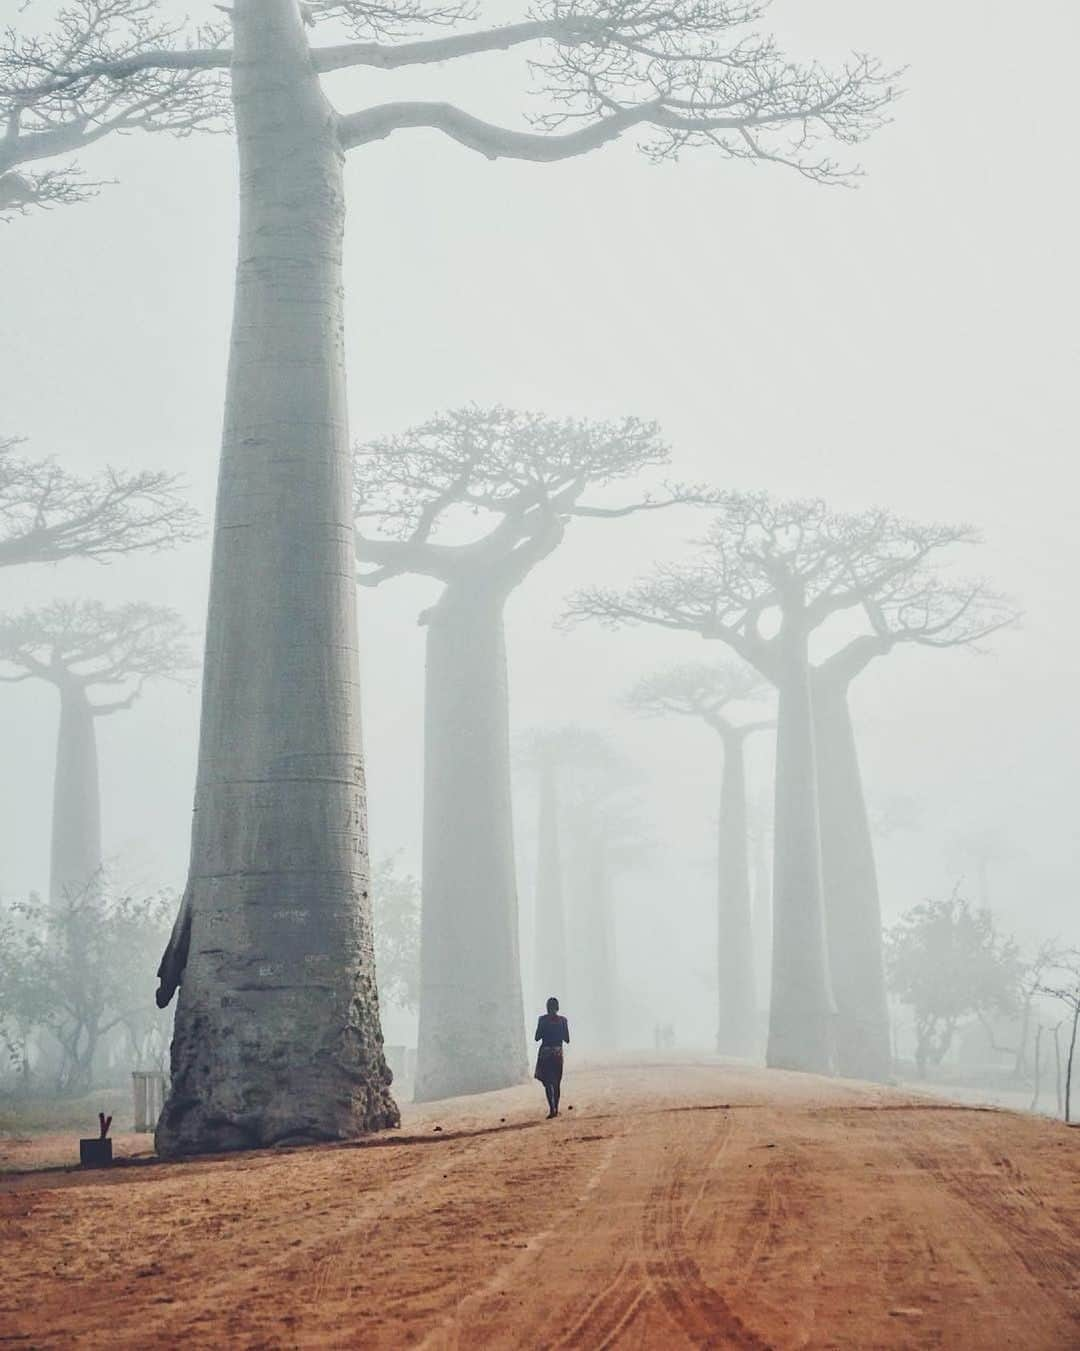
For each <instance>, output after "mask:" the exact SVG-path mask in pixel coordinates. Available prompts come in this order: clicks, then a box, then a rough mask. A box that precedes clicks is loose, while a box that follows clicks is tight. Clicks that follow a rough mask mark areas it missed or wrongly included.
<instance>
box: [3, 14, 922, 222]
mask: <svg viewBox="0 0 1080 1351" xmlns="http://www.w3.org/2000/svg"><path fill="white" fill-rule="evenodd" d="M243 3H246V0H241V4H243ZM767 7H768V6H767V3H766V2H765V0H640V2H639V3H632V4H630V3H626V0H571V3H569V4H566V3H564V0H544V3H541V4H540V5H539V6H534V7H533V8H532V10H530V11H529V12H528V14H527V15H526V17H524V18H523V19H522V20H521V21H520V22H517V23H510V24H504V25H500V26H496V27H488V28H485V27H478V26H475V19H476V11H475V9H474V7H473V6H472V5H470V4H468V3H465V2H464V0H460V2H459V0H451V3H448V4H438V3H433V4H425V3H424V2H423V0H387V2H386V3H366V2H362V0H336V2H335V3H329V2H327V3H323V0H300V10H301V12H302V14H303V16H304V19H305V21H306V23H307V25H308V27H309V29H312V30H320V29H323V28H324V26H325V28H326V29H327V31H328V32H329V34H330V36H331V37H335V36H336V37H338V38H343V37H350V38H352V39H353V40H352V41H331V42H330V43H328V44H324V45H318V44H316V45H313V46H312V48H311V60H312V64H313V66H314V68H315V70H316V71H317V72H319V73H328V72H331V71H340V70H345V69H365V68H367V69H376V70H382V71H396V70H401V69H406V68H409V67H413V66H418V65H428V64H433V63H442V62H447V61H453V60H457V59H459V58H462V57H468V56H477V55H481V54H483V53H487V52H498V51H508V50H511V49H519V48H520V49H523V52H524V53H525V54H526V55H527V67H528V70H529V71H530V73H531V76H532V85H533V91H532V92H533V94H534V95H535V96H536V98H537V104H538V111H537V112H536V113H534V114H533V115H532V117H531V119H530V120H531V122H532V125H533V127H534V128H535V129H534V130H528V131H526V130H521V129H518V128H514V127H505V126H499V125H496V124H494V123H492V122H488V121H485V120H483V119H482V118H480V117H477V116H475V115H474V114H473V113H471V112H469V111H467V110H466V109H464V108H459V107H457V106H455V105H454V104H451V103H447V102H443V101H424V100H392V101H389V102H385V103H380V104H376V105H373V106H369V107H366V108H363V109H359V110H356V111H349V112H346V113H343V114H338V115H337V131H338V137H339V141H340V144H341V146H342V148H343V149H345V150H348V149H352V148H354V147H356V146H360V145H365V144H368V143H370V142H372V141H377V140H382V139H385V138H386V137H388V136H391V135H395V134H397V133H399V132H407V131H410V130H416V129H420V128H428V129H431V130H434V131H438V132H440V133H441V134H443V135H444V136H446V137H448V138H449V139H451V140H453V141H455V142H457V143H458V144H459V145H462V146H465V147H466V148H468V149H470V150H474V151H476V152H478V153H480V154H482V155H484V156H486V157H487V158H489V159H496V158H499V157H510V158H516V159H529V160H537V161H552V160H559V159H565V158H567V157H569V156H573V155H579V154H582V153H585V152H587V151H589V150H592V149H594V148H596V147H597V146H600V145H603V144H604V143H606V142H608V141H612V140H614V139H616V138H617V137H619V136H623V135H625V134H627V133H631V132H635V133H637V136H638V142H639V145H640V148H641V149H642V150H643V151H644V153H645V154H646V155H648V156H649V157H650V158H652V159H674V158H677V157H678V156H679V155H680V154H681V153H682V152H684V151H685V150H687V149H690V148H695V147H706V148H708V149H710V150H713V151H714V152H717V153H719V154H721V155H722V156H723V157H725V158H727V159H748V160H767V161H772V162H775V163H779V164H783V165H788V166H790V167H792V168H794V169H795V170H797V171H798V172H799V173H800V174H803V175H804V176H806V177H807V178H810V179H812V180H814V181H817V182H825V183H848V182H851V181H852V179H853V178H855V177H856V176H857V175H858V173H859V170H858V167H857V166H853V165H850V164H844V163H840V162H839V161H838V160H837V159H835V158H834V157H833V155H832V154H831V153H830V151H829V149H828V146H829V144H830V143H836V144H839V145H841V146H844V147H850V146H854V145H857V144H858V143H859V142H861V141H863V140H864V139H865V138H866V137H867V136H868V135H869V134H870V133H871V132H873V131H874V130H875V129H877V128H878V127H880V126H881V124H882V123H883V122H884V121H885V120H886V119H887V116H888V108H889V105H890V104H891V102H892V101H893V99H894V97H895V93H896V79H897V72H894V71H889V70H887V69H886V68H885V67H884V66H883V65H882V64H881V62H879V61H878V60H875V59H874V58H872V57H870V56H867V55H865V54H861V53H859V54H855V55H854V56H852V57H850V58H849V59H848V60H847V61H844V62H842V63H840V64H839V65H837V66H836V67H835V68H832V69H830V68H827V67H825V66H823V65H821V64H819V63H818V62H815V61H811V62H798V61H793V60H792V59H790V58H789V57H787V56H785V54H784V53H783V52H782V51H780V49H779V48H778V46H777V44H776V43H775V41H774V40H773V39H772V38H771V37H769V36H768V35H767V34H764V33H762V32H761V31H760V30H759V28H758V25H759V23H760V21H761V19H762V18H763V16H764V13H765V10H766V9H767ZM218 8H222V7H218ZM230 12H231V11H230ZM449 29H453V30H455V31H453V32H449V31H447V30H449ZM25 30H26V24H25V22H21V23H19V24H17V25H16V24H10V25H9V26H8V27H7V28H6V29H5V30H3V32H2V33H0V122H2V124H3V126H4V134H3V136H0V215H3V214H8V215H10V214H14V213H19V212H25V211H27V210H30V209H32V208H34V207H47V206H51V205H58V204H64V203H69V202H76V201H80V200H83V199H84V198H85V197H86V196H88V195H90V194H92V193H93V192H94V191H95V190H96V189H97V188H98V187H100V186H101V185H100V184H98V183H94V182H91V181H89V180H87V179H86V178H85V177H84V176H83V175H82V174H81V172H80V170H79V168H78V166H77V163H74V162H72V160H71V157H72V156H76V155H77V154H78V153H79V152H80V151H81V150H84V149H86V148H87V147H88V146H90V145H92V144H93V143H94V142H96V141H98V140H100V139H101V138H102V137H105V136H108V135H109V134H111V133H113V132H121V133H122V132H130V131H134V130H140V131H151V132H153V131H165V132H170V133H173V134H177V135H189V134H191V133H192V132H194V131H202V130H214V129H219V128H222V127H224V126H225V125H227V121H228V109H227V103H226V98H225V92H226V81H225V79H224V75H225V73H226V72H227V70H228V68H229V66H230V64H231V62H232V51H231V50H230V48H229V46H228V45H227V44H228V42H229V40H230V34H229V25H228V24H215V25H202V26H192V25H189V24H187V23H178V22H176V21H174V20H173V19H172V18H171V17H170V11H169V8H168V7H167V6H166V5H165V4H164V3H162V0H67V3H65V4H62V5H61V7H60V9H59V10H58V11H57V13H56V15H55V17H54V19H53V22H52V24H51V25H50V26H48V27H47V28H45V29H44V30H42V31H37V32H27V31H25ZM334 30H336V33H335V31H334ZM417 34H419V36H418V37H417V36H414V35H417ZM408 37H412V40H407V41H406V40H402V39H405V38H408ZM56 161H66V162H62V163H60V164H58V165H57V164H56V163H55V162H56ZM43 165H44V166H45V167H40V166H43Z"/></svg>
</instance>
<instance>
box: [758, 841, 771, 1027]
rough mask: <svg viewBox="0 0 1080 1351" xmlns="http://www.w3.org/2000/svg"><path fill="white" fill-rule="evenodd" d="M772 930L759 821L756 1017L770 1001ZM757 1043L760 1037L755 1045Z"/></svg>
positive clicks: (766, 860) (765, 854) (768, 875)
mask: <svg viewBox="0 0 1080 1351" xmlns="http://www.w3.org/2000/svg"><path fill="white" fill-rule="evenodd" d="M772 928H773V925H772V870H771V868H770V867H769V851H768V848H767V847H766V839H765V825H764V822H763V821H762V822H761V823H760V824H759V827H758V829H756V830H755V831H754V974H755V980H756V987H757V998H758V1013H759V1015H760V1014H761V1013H765V1014H767V1013H768V1009H769V1002H770V997H771V986H772ZM759 1022H760V1018H759ZM759 1041H760V1034H759V1035H758V1038H757V1041H755V1045H757V1044H758V1042H759Z"/></svg>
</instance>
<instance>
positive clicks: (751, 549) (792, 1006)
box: [571, 493, 1015, 1079]
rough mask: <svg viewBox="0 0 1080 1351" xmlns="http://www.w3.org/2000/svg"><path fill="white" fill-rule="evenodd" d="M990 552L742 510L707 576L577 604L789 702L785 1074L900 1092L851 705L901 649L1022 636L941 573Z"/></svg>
mask: <svg viewBox="0 0 1080 1351" xmlns="http://www.w3.org/2000/svg"><path fill="white" fill-rule="evenodd" d="M976 539H977V535H976V534H975V532H974V531H973V530H972V529H971V528H970V527H968V526H963V525H961V526H941V525H931V526H923V525H917V524H915V523H912V522H910V521H905V520H902V519H901V518H899V517H897V516H895V515H893V514H892V513H890V512H886V511H881V510H874V511H867V512H863V513H860V514H839V513H835V512H832V511H830V510H829V509H828V508H827V507H826V505H825V504H824V503H823V502H821V501H817V500H812V501H792V502H776V501H773V500H772V499H770V498H769V497H768V496H767V495H766V494H764V493H729V494H725V496H724V502H723V505H722V506H721V508H720V509H719V511H718V512H717V515H716V518H715V520H714V521H713V523H712V525H711V527H710V530H709V532H708V535H707V537H706V538H705V540H704V541H703V542H702V544H701V546H700V548H699V552H698V554H697V556H696V557H695V558H694V559H692V560H691V561H689V562H687V563H684V564H676V565H671V566H663V567H660V568H659V569H657V571H656V573H655V574H654V575H653V576H652V577H650V578H648V579H646V580H644V581H642V582H639V583H637V584H636V585H634V586H632V587H631V588H630V589H629V590H628V591H627V592H626V593H625V594H623V595H620V594H618V593H616V592H612V591H602V590H597V591H585V592H582V593H580V594H579V595H578V597H577V598H576V600H575V601H574V602H573V605H572V611H571V613H572V614H573V615H577V616H579V617H593V618H596V619H600V620H602V621H604V622H607V623H612V624H619V623H625V622H632V623H649V624H656V625H659V626H660V627H663V628H670V629H679V630H690V631H692V632H697V633H700V634H701V635H702V636H703V637H705V638H707V639H714V640H718V641H721V642H724V643H726V644H727V645H728V646H729V647H730V648H731V649H732V650H733V651H734V652H735V653H736V654H737V655H738V656H740V657H742V658H743V660H745V661H747V662H749V663H750V664H751V665H753V666H754V667H755V668H756V669H757V670H758V671H760V672H761V674H762V675H764V676H765V677H766V678H767V679H769V680H770V681H771V682H772V683H773V684H774V685H775V686H776V688H777V692H778V713H777V767H776V814H775V833H774V877H775V882H774V891H773V924H774V928H773V980H772V1000H771V1005H770V1019H769V1046H768V1052H767V1058H768V1063H769V1064H770V1065H774V1066H778V1067H780V1068H794V1069H804V1070H813V1071H817V1072H827V1071H829V1070H831V1069H832V1068H834V1066H836V1067H838V1068H839V1069H840V1070H841V1072H842V1073H844V1074H847V1075H851V1076H856V1077H865V1078H875V1079H882V1078H885V1077H887V1075H888V1072H889V1066H890V1047H889V1024H888V1013H887V1008H886V998H885V984H884V969H883V964H882V955H881V916H880V904H879V900H878V894H877V879H876V870H875V867H874V855H873V842H872V839H871V836H870V828H869V823H868V820H867V815H866V806H865V801H864V795H863V790H862V783H861V778H860V774H859V766H858V758H857V754H856V749H855V739H854V732H853V730H852V725H851V715H850V711H849V706H848V690H849V687H850V684H851V682H852V680H853V679H854V678H855V676H856V675H858V674H859V673H860V672H861V671H862V670H864V669H865V667H866V666H867V665H868V664H869V663H870V662H871V661H872V660H873V659H874V658H875V657H878V656H881V655H884V654H886V653H888V652H891V651H893V650H894V649H895V648H897V647H898V646H902V645H904V644H919V645H920V646H924V647H951V646H958V645H968V646H970V645H973V644H977V643H978V642H979V641H980V640H981V639H983V638H985V637H987V636H988V635H989V634H991V633H993V632H994V631H995V630H997V629H999V628H1001V627H1002V626H1003V625H1005V624H1008V623H1011V622H1013V620H1014V618H1015V613H1014V612H1013V611H1012V610H1011V609H1010V607H1009V606H1008V605H1007V604H1006V603H1005V602H1004V601H1003V600H1001V598H1000V597H998V596H996V595H995V594H994V593H993V592H992V591H990V589H989V588H988V587H987V586H986V585H985V584H984V583H983V582H980V581H974V582H956V581H954V580H948V579H947V578H945V577H943V576H940V575H937V574H935V573H933V572H931V571H930V568H929V564H928V560H929V559H930V557H931V555H936V554H938V553H940V552H941V551H942V550H944V549H948V548H950V547H952V546H957V545H965V544H972V543H974V542H975V541H976ZM841 614H846V615H847V617H848V621H849V623H850V622H852V621H854V622H857V623H859V625H860V629H861V631H857V632H856V634H855V635H854V636H849V633H850V630H849V629H845V632H844V637H843V638H842V639H841V640H840V646H838V647H837V648H836V650H835V651H833V652H832V653H831V654H830V655H828V656H825V657H823V658H819V659H818V661H817V662H816V664H815V663H814V662H812V659H811V638H812V636H813V635H816V634H818V631H819V630H821V629H822V628H823V626H825V625H826V624H827V623H828V621H829V620H830V619H832V618H833V617H834V616H838V615H841ZM819 637H820V638H825V637H826V635H824V634H822V635H819ZM834 996H835V1002H834Z"/></svg>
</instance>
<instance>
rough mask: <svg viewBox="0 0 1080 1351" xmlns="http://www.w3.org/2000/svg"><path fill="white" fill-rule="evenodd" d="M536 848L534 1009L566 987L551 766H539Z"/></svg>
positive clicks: (559, 857)
mask: <svg viewBox="0 0 1080 1351" xmlns="http://www.w3.org/2000/svg"><path fill="white" fill-rule="evenodd" d="M536 833H537V849H536V918H535V925H536V933H535V941H534V944H533V952H534V985H535V989H534V991H533V994H534V998H535V1001H536V1005H537V1008H543V1006H544V1002H545V1001H546V1000H547V998H548V997H549V996H550V995H555V996H557V997H558V998H559V999H561V1000H562V1001H563V1002H565V1001H566V999H567V997H568V991H567V987H566V917H565V911H564V908H563V883H562V851H561V848H560V840H559V801H558V790H557V787H556V783H555V767H554V766H553V765H551V764H547V763H545V764H543V765H541V768H540V811H539V817H538V821H537V832H536Z"/></svg>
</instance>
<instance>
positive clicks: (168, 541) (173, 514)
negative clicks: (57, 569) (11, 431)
mask: <svg viewBox="0 0 1080 1351" xmlns="http://www.w3.org/2000/svg"><path fill="white" fill-rule="evenodd" d="M18 445H19V443H18V441H16V440H14V439H13V438H10V437H9V438H6V439H3V438H0V567H15V566H18V565H20V564H23V563H58V562H61V561H63V560H64V559H68V558H89V559H93V560H94V561H95V562H99V563H103V562H108V561H109V560H110V559H113V558H118V557H122V556H123V555H125V554H130V553H137V552H142V551H149V552H152V551H154V550H156V549H169V548H172V547H174V546H175V545H178V544H183V543H185V542H187V541H188V540H191V539H193V538H194V536H195V533H196V529H197V524H198V518H197V515H196V513H195V511H194V510H193V509H192V508H191V507H190V506H188V504H187V503H186V502H185V501H184V499H183V497H182V495H181V492H180V480H179V478H178V477H177V476H176V475H174V474H166V473H162V472H160V471H158V470H136V471H129V470H119V469H105V470H103V471H102V472H101V473H100V474H97V475H94V476H92V477H89V478H82V477H80V476H78V475H76V474H72V473H70V472H69V471H68V470H66V469H63V468H61V466H60V465H58V464H56V463H55V462H54V461H53V460H32V459H28V458H26V457H25V456H23V455H20V454H19V453H18Z"/></svg>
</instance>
